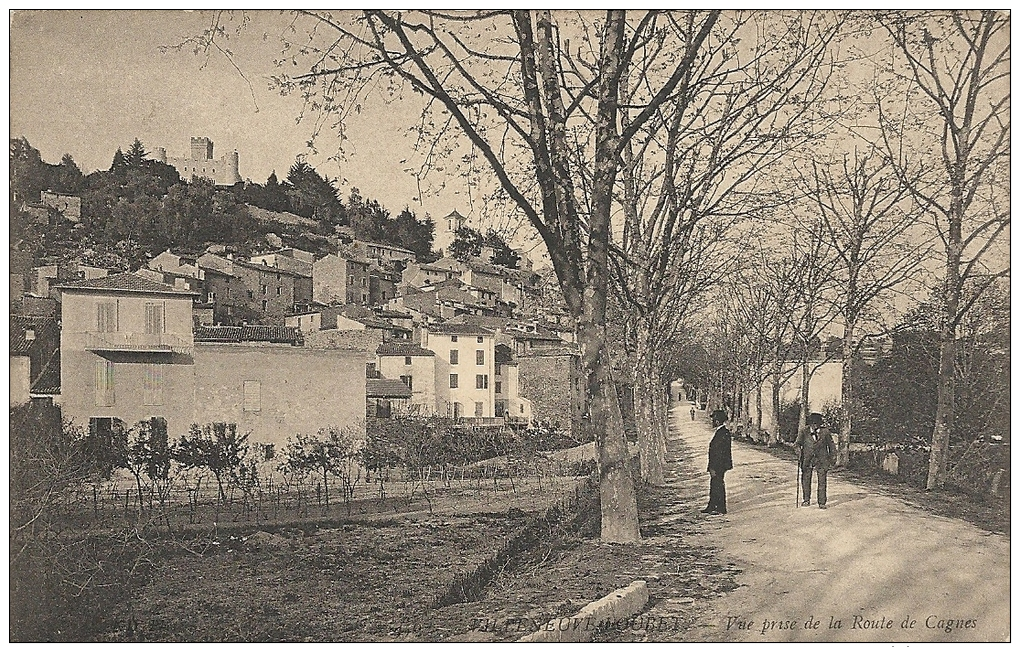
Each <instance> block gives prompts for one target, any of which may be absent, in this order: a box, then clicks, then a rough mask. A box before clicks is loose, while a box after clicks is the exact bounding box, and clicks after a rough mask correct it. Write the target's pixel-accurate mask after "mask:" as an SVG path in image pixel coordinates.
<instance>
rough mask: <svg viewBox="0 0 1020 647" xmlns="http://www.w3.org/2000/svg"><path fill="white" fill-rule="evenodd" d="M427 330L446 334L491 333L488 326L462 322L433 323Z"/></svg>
mask: <svg viewBox="0 0 1020 647" xmlns="http://www.w3.org/2000/svg"><path fill="white" fill-rule="evenodd" d="M429 332H434V333H444V334H447V335H491V334H492V331H491V330H489V329H488V328H482V327H481V326H475V325H474V324H462V323H435V324H431V325H430V326H429Z"/></svg>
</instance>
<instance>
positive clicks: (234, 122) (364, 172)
mask: <svg viewBox="0 0 1020 647" xmlns="http://www.w3.org/2000/svg"><path fill="white" fill-rule="evenodd" d="M210 15H211V14H209V13H203V12H198V13H195V12H183V11H19V12H16V13H15V14H14V15H13V16H12V17H11V23H10V24H11V26H10V36H11V83H10V90H11V94H10V97H11V106H10V115H11V136H12V137H18V136H22V135H23V136H25V137H27V138H28V140H29V142H31V144H32V145H33V146H35V147H36V148H38V149H39V151H40V152H41V153H42V156H43V159H44V160H45V161H47V162H50V163H57V162H59V161H60V157H61V156H62V155H63V154H64V153H71V155H72V156H73V157H74V159H75V161H76V162H77V163H78V165H79V166H80V167H81V168H82V170H83V171H84V172H86V173H88V172H90V171H93V170H96V169H106V168H109V166H110V161H111V159H112V158H113V153H114V151H115V150H116V149H117V147H118V146H119V147H122V148H124V149H127V147H128V146H130V144H131V142H132V140H133V139H134V138H135V137H138V138H139V139H140V140H141V141H142V142H143V143H144V144H145V147H146V149H147V150H149V151H152V150H153V149H154V148H156V147H158V146H162V147H164V148H166V150H167V154H168V155H170V156H174V155H184V154H186V153H187V152H188V150H189V138H190V137H192V136H206V137H209V138H210V139H212V140H213V142H214V143H215V151H214V156H215V157H216V158H219V157H220V156H222V155H223V154H225V153H227V152H229V151H232V150H234V149H237V151H238V153H239V155H240V170H241V177H244V178H250V179H251V180H253V181H256V182H264V181H265V179H266V178H267V177H268V176H269V173H270V172H271V171H273V170H274V169H275V170H276V173H277V175H278V176H279V177H280V179H283V178H284V177H285V176H286V173H287V169H288V168H289V167H290V165H291V164H293V162H294V159H295V156H296V155H297V154H299V153H308V152H309V151H308V148H307V142H308V140H309V138H310V136H311V133H312V125H311V123H308V122H306V123H302V124H298V123H296V117H297V115H298V113H299V112H300V109H301V99H300V98H298V97H282V96H280V95H279V93H277V92H275V91H273V90H270V89H269V77H270V75H271V74H273V73H278V70H277V68H276V67H275V66H274V65H273V59H274V58H277V57H279V55H280V45H279V43H280V35H281V34H282V33H283V31H284V30H285V29H286V27H287V24H288V22H289V16H288V15H286V14H281V13H279V12H269V11H266V12H255V13H253V14H249V16H251V17H252V18H253V22H252V24H251V25H249V26H248V28H247V29H245V30H244V32H243V33H242V34H240V35H236V34H232V35H231V38H230V41H229V47H230V48H231V50H232V51H233V53H234V54H235V58H236V61H237V64H238V66H239V67H240V68H241V70H242V71H243V72H244V73H245V75H246V76H247V77H248V79H249V80H250V81H251V85H252V87H251V88H249V86H248V83H247V82H246V81H245V79H244V78H242V76H241V75H240V74H239V73H238V71H237V70H235V69H234V68H233V67H232V66H231V64H230V63H229V62H228V61H227V60H226V58H224V57H223V56H221V55H219V54H215V53H214V54H213V55H212V56H209V57H205V56H196V55H195V54H194V53H193V48H185V50H184V51H181V52H168V53H161V52H160V51H159V47H160V46H163V45H174V44H177V43H180V42H181V41H182V40H183V39H185V38H186V37H188V36H193V35H196V34H199V33H201V32H202V30H203V29H204V28H206V27H207V26H208V25H209V20H210ZM235 18H236V17H235ZM232 24H233V25H234V26H236V22H234V23H232ZM228 26H229V25H228ZM253 93H254V97H253V96H252V95H253ZM413 101H414V99H407V100H405V101H402V102H400V103H397V104H391V105H387V106H383V105H381V104H380V105H378V106H369V105H366V109H365V110H364V111H363V112H362V114H361V116H360V117H358V118H356V119H355V120H354V121H352V122H350V123H349V124H348V127H349V129H350V130H349V137H350V142H349V145H348V146H347V148H348V150H349V153H350V155H349V158H348V160H347V161H346V162H344V163H343V164H342V166H341V165H339V164H338V163H337V162H336V161H330V160H328V159H327V158H328V157H329V156H330V155H331V154H333V153H335V152H336V148H337V136H336V134H335V133H333V132H330V131H325V132H323V134H322V135H321V136H320V139H319V140H318V141H317V143H316V147H317V149H318V150H319V151H320V152H319V153H318V154H312V155H310V156H309V158H308V161H309V163H311V164H312V165H313V166H315V167H316V168H317V169H319V170H320V172H322V173H325V174H327V175H329V176H330V177H338V176H339V177H340V178H341V180H342V183H343V185H342V187H341V193H342V194H343V195H345V196H346V194H347V193H348V192H349V191H350V188H351V187H352V186H357V187H358V188H359V189H360V190H361V193H362V195H366V196H370V197H372V198H375V199H377V200H379V201H380V202H381V203H382V204H383V205H384V206H386V207H387V208H389V209H390V211H391V212H394V213H396V212H398V211H399V210H400V209H402V208H403V207H404V206H405V205H411V207H412V209H413V210H414V211H415V212H416V213H417V214H418V215H424V214H426V213H428V214H430V215H431V216H432V217H433V219H437V220H438V219H441V218H442V217H443V216H444V215H446V214H447V213H449V212H450V211H451V210H453V209H457V210H458V211H460V212H461V213H463V214H465V215H468V216H471V215H472V214H471V211H472V209H471V206H470V205H469V204H468V197H467V195H466V194H463V193H461V192H460V191H459V190H458V187H453V188H447V189H445V190H443V191H442V193H441V194H440V195H438V196H434V197H433V196H428V195H426V196H425V198H424V200H423V205H422V206H419V205H418V204H417V203H416V202H415V201H414V200H415V198H417V196H418V189H417V184H416V182H415V180H414V178H413V177H411V176H410V175H408V174H407V173H405V172H403V171H402V168H401V166H402V165H401V163H400V162H401V160H404V159H406V158H409V157H410V156H411V155H410V152H411V151H410V147H411V144H412V143H413V139H411V138H410V137H407V136H406V134H407V129H408V127H409V126H410V125H412V124H413V123H414V117H415V115H416V114H417V107H416V106H415V105H413V104H412V103H411V102H413ZM256 106H257V108H256ZM423 207H424V208H423ZM437 229H439V227H437Z"/></svg>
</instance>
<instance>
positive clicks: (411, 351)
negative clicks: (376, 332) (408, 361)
mask: <svg viewBox="0 0 1020 647" xmlns="http://www.w3.org/2000/svg"><path fill="white" fill-rule="evenodd" d="M375 354H376V355H378V356H380V357H435V355H436V354H435V353H433V352H432V351H430V350H428V349H427V348H422V347H421V346H419V345H418V344H400V343H396V342H386V343H384V344H379V348H377V349H375Z"/></svg>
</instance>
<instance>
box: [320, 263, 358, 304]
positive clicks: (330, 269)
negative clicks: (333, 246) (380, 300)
mask: <svg viewBox="0 0 1020 647" xmlns="http://www.w3.org/2000/svg"><path fill="white" fill-rule="evenodd" d="M368 265H369V264H368V261H364V260H361V259H359V258H357V257H356V256H354V255H350V254H329V255H327V256H324V257H322V258H320V259H319V260H317V261H315V263H314V265H313V270H312V296H313V298H314V299H315V301H318V302H319V303H334V302H336V303H358V304H362V305H368V302H369V296H370V286H369V274H368Z"/></svg>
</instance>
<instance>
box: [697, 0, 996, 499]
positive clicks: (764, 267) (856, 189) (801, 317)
mask: <svg viewBox="0 0 1020 647" xmlns="http://www.w3.org/2000/svg"><path fill="white" fill-rule="evenodd" d="M1008 24H1009V21H1008V17H1006V16H1005V15H1003V14H999V13H996V12H991V11H985V12H942V13H939V12H936V13H927V14H925V15H924V16H921V15H919V14H912V13H902V12H879V13H875V14H872V15H870V16H868V17H867V19H866V21H857V23H856V28H857V29H859V30H861V31H860V33H862V34H867V35H869V36H870V37H871V39H875V38H881V39H883V40H882V42H884V43H885V44H887V45H888V47H887V48H886V49H885V50H883V51H882V53H881V54H877V53H876V51H875V50H876V49H877V48H876V47H875V45H874V44H873V43H871V44H868V43H865V44H864V45H859V46H856V53H855V54H853V55H852V56H851V58H859V59H860V60H861V61H866V62H868V63H869V64H871V65H873V68H872V71H873V74H872V77H871V78H869V79H868V80H867V81H866V82H865V83H863V84H858V85H857V86H856V90H855V91H854V93H853V94H855V95H860V96H866V97H869V98H870V100H869V101H865V102H860V103H859V105H858V106H856V107H855V108H854V109H852V110H847V111H844V112H843V113H842V114H841V115H840V117H839V118H838V119H835V120H834V122H833V125H834V130H837V131H840V139H842V140H843V141H842V142H840V145H839V146H834V145H833V144H832V140H834V139H835V138H834V137H832V136H831V135H830V136H829V137H827V138H823V139H822V140H821V143H822V144H824V148H822V147H820V146H819V145H818V143H815V142H811V143H809V144H808V145H807V146H804V147H801V148H800V149H799V150H795V151H793V152H792V154H791V155H790V157H789V160H787V168H786V172H785V173H784V175H786V176H787V177H789V178H791V181H790V183H789V186H791V187H792V189H793V190H792V191H791V195H793V196H795V197H794V199H792V200H791V201H790V202H789V203H788V204H787V205H785V207H784V208H785V210H786V212H787V214H788V216H791V218H790V220H791V221H792V222H793V223H794V224H793V225H792V226H785V227H779V228H776V231H781V232H784V233H783V234H782V235H783V237H784V240H786V241H788V242H786V243H778V244H777V243H775V242H773V243H772V244H771V245H769V246H768V249H765V248H764V247H763V248H762V249H760V250H756V251H755V252H754V253H751V254H748V255H747V258H746V259H745V262H744V263H743V264H742V267H741V268H740V269H739V270H738V271H736V272H734V273H732V274H731V275H730V277H729V280H727V281H726V282H725V288H724V289H723V291H722V293H723V295H724V298H723V299H722V301H723V303H724V307H722V308H720V311H719V313H717V314H718V318H719V319H722V320H725V321H726V324H723V323H720V322H716V325H715V331H716V333H717V335H716V340H714V343H715V345H716V346H719V347H723V348H726V349H728V351H727V352H719V353H716V354H715V356H714V358H713V361H714V362H715V364H716V366H717V369H718V370H711V369H710V370H708V371H704V372H705V373H706V375H719V374H725V375H729V376H732V377H730V378H729V379H730V383H731V384H732V383H733V382H737V383H739V382H740V381H741V379H743V380H744V381H745V382H746V384H747V385H748V386H749V387H750V389H749V390H750V391H757V390H758V385H760V384H762V383H763V382H768V383H770V384H771V395H772V401H773V402H772V404H773V406H772V410H773V420H772V422H771V425H770V426H771V428H772V429H776V428H777V427H778V408H779V407H778V405H779V400H778V395H779V393H778V392H779V387H780V386H781V385H782V384H783V382H785V381H786V380H787V379H788V378H789V377H791V374H792V373H793V372H796V371H800V372H801V379H802V384H803V386H802V389H801V393H800V401H801V402H802V403H803V402H807V401H808V400H807V398H808V395H809V385H810V379H809V378H810V376H811V374H812V373H813V371H814V370H815V369H816V368H817V366H818V364H817V360H818V359H821V358H822V357H824V356H826V353H828V356H829V357H832V356H833V355H834V354H835V353H836V352H839V353H840V354H841V355H842V359H843V362H844V368H843V370H844V379H843V388H844V392H843V415H841V416H840V425H841V426H840V436H841V438H840V440H841V443H840V450H841V452H840V456H839V459H840V463H843V464H845V463H846V462H847V460H848V451H849V440H850V438H851V433H852V429H853V423H854V420H855V419H857V418H858V417H859V415H858V414H859V413H860V412H861V411H862V410H863V409H864V408H866V407H864V405H863V403H861V402H860V401H859V399H858V397H857V395H856V394H855V393H854V391H853V389H854V385H855V383H856V380H855V379H853V375H854V374H855V372H856V363H857V362H858V361H859V360H858V356H859V352H860V349H861V345H862V343H865V342H867V341H869V340H874V339H875V338H877V337H880V336H882V337H887V336H888V335H889V334H890V333H892V334H893V337H892V339H894V340H895V339H903V337H902V336H901V335H896V331H898V330H901V329H903V330H906V329H909V328H910V326H912V325H914V324H913V322H914V321H916V317H907V318H901V315H903V314H905V310H906V309H907V307H909V306H911V305H914V306H917V305H918V302H919V301H920V300H923V299H925V298H926V297H927V296H928V295H932V299H933V300H932V301H931V302H929V303H927V304H925V309H926V310H929V311H930V309H931V308H932V307H935V308H936V311H937V312H938V315H937V316H936V317H934V318H933V319H932V320H933V321H935V322H936V324H935V325H936V327H937V328H938V335H939V338H940V349H939V356H940V360H939V379H938V384H937V410H936V411H933V412H932V415H931V420H932V421H933V427H932V429H931V431H932V435H931V437H930V438H931V443H930V447H931V451H930V458H929V461H930V462H929V468H928V477H927V479H928V481H927V485H928V487H929V488H934V487H938V486H940V485H941V484H943V483H944V481H945V478H946V461H947V457H948V448H949V439H950V437H951V436H952V435H953V431H952V430H953V426H954V425H955V424H960V421H959V420H958V415H957V414H958V411H957V407H958V406H960V401H961V400H960V398H959V397H957V395H956V394H955V393H954V390H955V381H956V380H957V379H959V376H960V375H962V372H965V364H961V362H962V361H966V357H968V354H967V353H966V352H961V349H960V348H957V347H958V346H959V345H960V344H961V343H970V342H961V339H960V334H961V333H960V330H959V327H960V325H961V322H962V321H964V320H965V319H966V318H967V315H968V313H969V312H970V310H971V308H973V307H975V305H976V304H977V305H980V304H981V303H982V299H983V296H984V294H985V292H986V290H988V289H989V288H990V287H992V286H994V285H995V284H996V282H997V281H999V280H1000V279H1003V278H1004V277H1007V276H1008V273H1009V264H1008V259H1007V257H1006V254H1005V253H1004V252H1005V247H1006V245H1007V244H1008V242H1007V241H1008V238H1007V236H1008V228H1009V210H1008V200H1007V198H1006V193H1007V191H1008V171H1007V169H1008V158H1009V149H1008V133H1009V113H1008V110H1009V92H1008V88H1007V87H1006V81H1007V80H1008V73H1009V43H1008V36H1007V35H1006V34H1007V32H1008ZM858 65H860V63H858ZM851 69H856V68H851ZM849 87H854V86H849ZM805 213H806V214H810V218H808V219H806V221H805V219H804V218H803V217H796V216H797V214H801V215H802V214H805ZM933 259H936V260H937V262H932V261H933ZM939 265H941V267H940V266H939ZM832 323H837V324H840V325H842V327H843V338H842V340H841V344H839V345H838V346H829V347H828V348H824V347H823V345H822V341H823V340H822V334H823V333H824V331H826V330H827V329H828V328H829V326H830V324H832ZM726 327H728V328H729V330H722V329H723V328H726ZM708 343H709V345H711V344H712V343H713V342H712V341H709V342H708ZM735 349H736V350H735ZM711 354H712V353H706V355H711ZM719 381H722V380H719ZM718 386H720V387H721V384H719V385H718ZM733 391H735V392H738V393H740V392H743V393H745V395H746V394H747V393H748V390H745V389H741V388H733ZM968 391H970V390H969V389H968ZM748 408H749V407H746V406H745V407H744V409H748ZM759 411H760V409H759ZM806 413H807V408H806V407H802V408H801V424H802V425H803V416H804V415H805V414H806ZM760 424H761V421H758V426H759V427H760ZM967 426H968V428H970V427H971V425H969V424H968V425H967ZM772 440H775V435H773V436H772Z"/></svg>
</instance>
